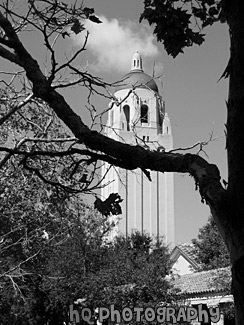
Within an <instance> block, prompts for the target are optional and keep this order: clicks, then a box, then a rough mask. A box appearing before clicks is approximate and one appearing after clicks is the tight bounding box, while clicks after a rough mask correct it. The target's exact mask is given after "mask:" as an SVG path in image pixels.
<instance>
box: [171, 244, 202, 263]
mask: <svg viewBox="0 0 244 325" xmlns="http://www.w3.org/2000/svg"><path fill="white" fill-rule="evenodd" d="M180 254H181V255H183V256H184V257H185V258H186V259H187V260H188V261H189V263H191V264H192V266H193V267H194V268H195V269H199V268H200V265H199V263H198V261H197V255H196V253H195V249H194V245H193V244H189V243H182V244H178V245H177V246H175V248H174V249H173V251H172V253H171V259H172V260H173V261H175V260H177V258H178V256H179V255H180Z"/></svg>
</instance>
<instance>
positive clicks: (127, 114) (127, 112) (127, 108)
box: [123, 105, 130, 131]
mask: <svg viewBox="0 0 244 325" xmlns="http://www.w3.org/2000/svg"><path fill="white" fill-rule="evenodd" d="M123 111H124V114H125V120H126V129H127V131H130V106H129V105H124V106H123Z"/></svg>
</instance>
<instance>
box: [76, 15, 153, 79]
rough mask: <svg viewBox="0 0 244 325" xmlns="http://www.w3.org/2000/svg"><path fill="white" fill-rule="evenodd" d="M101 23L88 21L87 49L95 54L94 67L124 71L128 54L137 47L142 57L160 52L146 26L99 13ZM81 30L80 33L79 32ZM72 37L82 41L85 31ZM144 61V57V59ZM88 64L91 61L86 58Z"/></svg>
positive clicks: (128, 57)
mask: <svg viewBox="0 0 244 325" xmlns="http://www.w3.org/2000/svg"><path fill="white" fill-rule="evenodd" d="M99 18H100V20H101V21H102V24H95V23H92V22H90V21H87V23H86V28H87V30H88V31H89V33H90V35H89V38H88V43H87V49H88V50H90V51H91V52H92V54H93V56H94V58H95V62H92V64H93V67H94V68H96V69H97V70H100V71H105V70H106V71H108V72H112V71H117V72H122V73H126V72H128V71H129V70H130V63H131V58H132V56H133V54H134V52H136V51H138V52H139V53H140V54H141V55H142V57H143V58H147V57H149V58H150V59H151V60H150V61H151V62H152V60H153V58H154V57H156V56H157V55H158V54H159V51H158V48H157V46H156V45H155V44H154V41H153V35H152V32H151V31H150V30H149V28H148V27H146V26H144V25H142V24H140V25H139V27H138V26H137V25H136V24H135V23H132V22H120V21H118V20H117V19H111V20H109V19H107V18H106V17H105V16H99ZM82 34H83V35H82ZM82 34H79V35H78V36H76V37H75V42H77V43H78V44H79V43H80V44H83V41H84V33H82ZM144 61H145V60H144ZM89 63H90V64H91V62H89Z"/></svg>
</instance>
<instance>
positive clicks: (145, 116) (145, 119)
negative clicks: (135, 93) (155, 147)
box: [140, 104, 148, 123]
mask: <svg viewBox="0 0 244 325" xmlns="http://www.w3.org/2000/svg"><path fill="white" fill-rule="evenodd" d="M140 120H141V123H148V106H147V105H145V104H142V105H141V118H140Z"/></svg>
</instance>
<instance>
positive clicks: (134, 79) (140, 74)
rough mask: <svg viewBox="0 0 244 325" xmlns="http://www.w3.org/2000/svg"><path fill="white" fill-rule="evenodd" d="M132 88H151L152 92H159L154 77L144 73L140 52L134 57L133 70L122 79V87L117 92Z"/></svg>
mask: <svg viewBox="0 0 244 325" xmlns="http://www.w3.org/2000/svg"><path fill="white" fill-rule="evenodd" d="M132 86H134V87H135V86H136V87H138V88H150V89H151V90H153V91H155V92H158V86H157V84H156V82H155V81H154V79H153V77H151V76H149V75H148V74H146V73H145V72H144V71H143V69H142V59H141V55H140V54H139V53H138V52H136V53H135V54H134V55H133V57H132V61H131V70H130V72H129V73H127V74H126V75H125V76H124V77H123V78H122V81H121V85H120V86H118V87H117V91H118V90H121V89H127V88H131V87H132Z"/></svg>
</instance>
